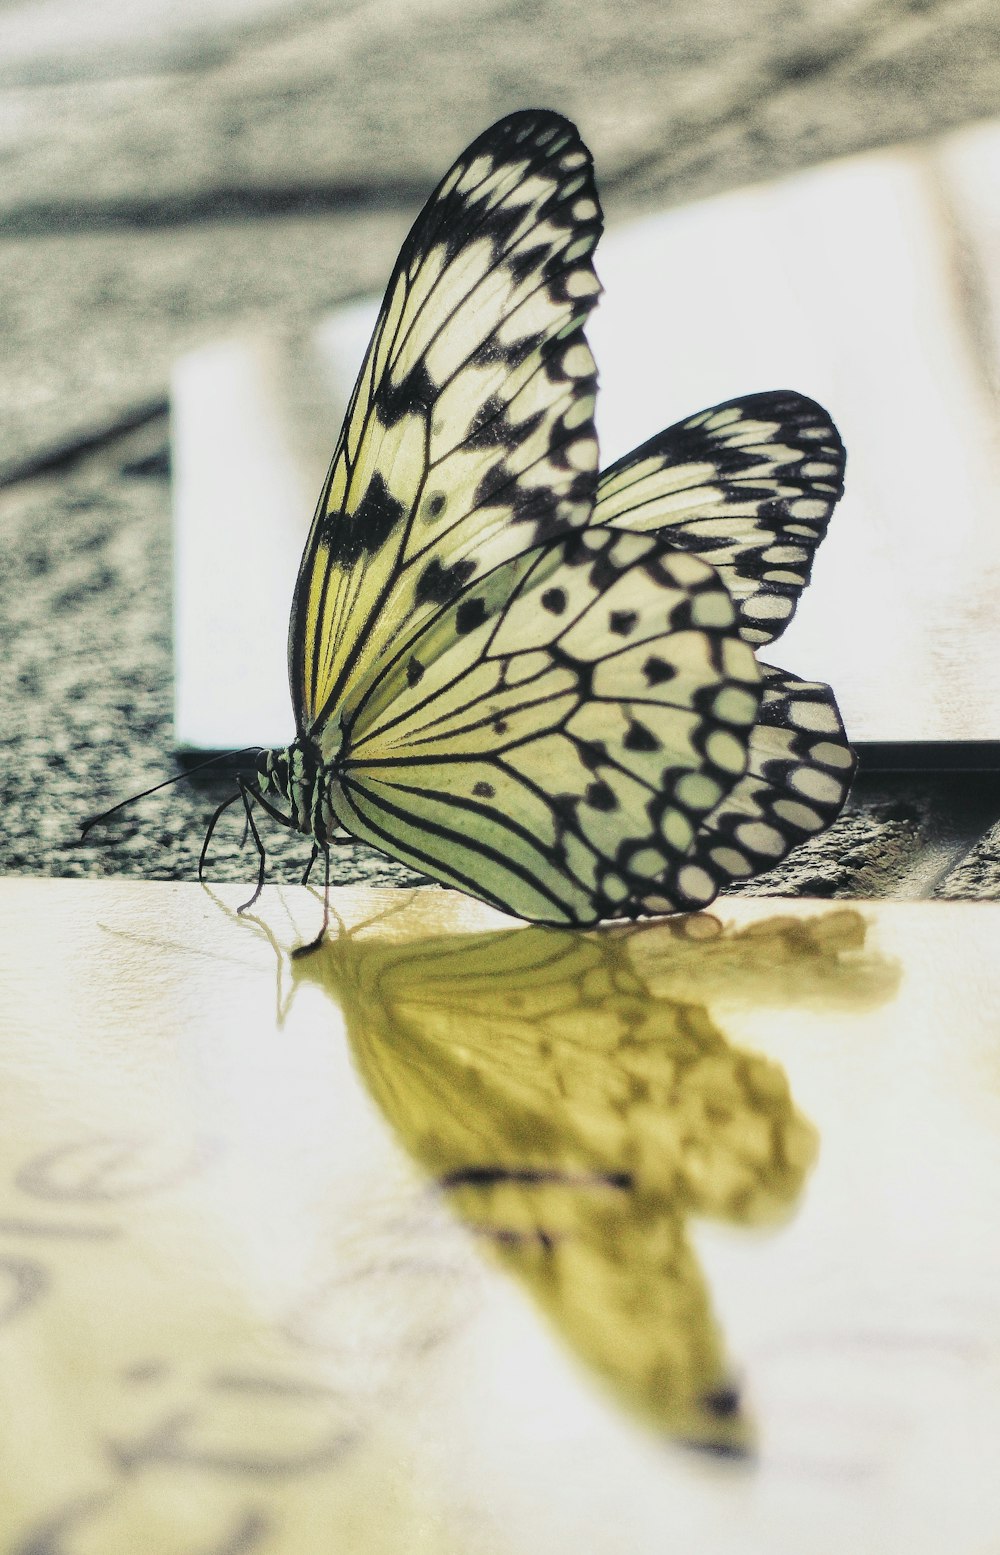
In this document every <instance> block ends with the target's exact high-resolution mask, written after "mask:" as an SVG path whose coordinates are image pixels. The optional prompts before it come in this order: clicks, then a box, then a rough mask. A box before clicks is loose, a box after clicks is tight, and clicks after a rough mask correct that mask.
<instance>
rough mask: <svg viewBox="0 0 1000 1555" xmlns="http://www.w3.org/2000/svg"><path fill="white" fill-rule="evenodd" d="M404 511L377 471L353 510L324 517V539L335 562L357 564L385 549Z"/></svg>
mask: <svg viewBox="0 0 1000 1555" xmlns="http://www.w3.org/2000/svg"><path fill="white" fill-rule="evenodd" d="M403 512H404V509H403V504H402V503H401V502H397V501H396V498H395V497H394V496H393V495H392V493H391V492H390V490H389V488H388V486H387V485H386V483H385V481H384V480H383V479H382V476H381V475H379V474H378V472H377V471H376V473H375V474H374V475H373V476H372V478H371V480H370V481H369V483H368V487H367V490H366V491H365V494H364V496H363V497H362V498H361V501H360V502H359V503H358V505H357V507H356V508H355V510H354V512H353V513H343V512H333V513H327V514H326V515H325V516H324V518H323V520H322V523H321V526H320V541H321V543H322V544H323V545H325V546H326V547H327V549H328V550H329V553H330V562H331V564H333V563H336V564H337V565H339V566H341V567H345V568H346V567H353V566H355V565H356V564H357V563H358V562H359V561H360V560H361V558H362V557H363V556H365V555H372V554H374V552H375V551H379V550H381V548H382V546H383V545H385V543H386V541H387V540H388V539H389V536H390V535H391V534H392V533H393V531H394V530H395V529H396V528H398V526H399V524H400V523H401V522H402V519H403Z"/></svg>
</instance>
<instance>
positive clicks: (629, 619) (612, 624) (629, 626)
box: [608, 610, 639, 637]
mask: <svg viewBox="0 0 1000 1555" xmlns="http://www.w3.org/2000/svg"><path fill="white" fill-rule="evenodd" d="M638 619H639V617H638V616H637V615H636V613H635V611H634V610H612V612H611V614H610V616H609V617H608V631H609V632H613V633H614V635H615V636H616V637H627V636H628V635H629V633H630V632H633V631H635V625H636V622H637V621H638Z"/></svg>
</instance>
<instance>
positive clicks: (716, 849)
mask: <svg viewBox="0 0 1000 1555" xmlns="http://www.w3.org/2000/svg"><path fill="white" fill-rule="evenodd" d="M760 669H761V673H762V675H763V696H762V698H761V705H760V712H759V714H758V718H757V723H756V724H755V726H754V729H753V732H752V733H751V736H750V744H749V756H748V761H747V770H746V772H745V773H744V774H743V776H742V777H741V778H740V780H739V782H738V783H736V784H734V785H733V787H732V789H731V790H730V791H729V793H728V794H727V795H726V797H725V798H724V799H723V800H722V802H721V803H720V804H719V806H718V807H717V809H715V810H714V811H713V812H712V813H711V814H710V815H708V816H706V817H705V818H704V820H703V821H702V823H701V824H700V825H699V827H698V829H697V834H696V838H695V844H694V847H693V849H692V852H691V856H690V857H689V858H688V859H687V860H685V861H684V862H683V864H676V865H673V866H672V867H671V869H670V872H669V876H668V880H667V892H668V894H669V895H671V896H672V897H673V898H674V899H675V900H677V902H678V903H679V904H680V905H683V906H685V907H687V908H690V909H695V908H698V907H704V906H706V905H707V904H708V903H709V902H711V901H713V900H714V898H715V896H716V894H717V892H718V891H719V890H720V889H721V888H722V887H723V886H726V885H728V884H729V883H730V881H734V880H735V881H742V880H748V879H750V878H751V877H752V876H754V875H758V874H761V873H763V871H765V870H768V869H772V868H773V867H774V866H775V865H776V864H780V862H781V860H782V859H783V858H786V857H787V855H788V854H789V853H790V852H791V851H792V849H793V848H795V847H798V845H799V843H801V842H806V841H808V839H809V838H810V837H815V836H818V835H819V833H820V832H822V831H825V829H826V828H827V827H828V826H830V825H831V824H832V823H833V821H835V820H836V818H837V816H838V815H839V814H840V811H841V809H842V807H843V804H844V801H845V800H846V798H847V794H848V790H849V789H850V786H851V778H852V777H853V775H854V768H855V766H856V757H855V754H854V752H853V751H852V749H851V747H850V745H849V743H848V740H847V735H846V734H845V732H844V725H843V723H842V721H841V717H840V713H839V711H838V709H837V704H836V702H835V701H834V698H833V692H832V691H831V690H830V688H829V686H825V685H823V684H822V683H821V682H819V681H807V680H799V679H798V678H797V677H796V676H794V675H790V674H788V673H787V671H785V670H781V669H776V668H774V666H773V665H770V664H761V665H760Z"/></svg>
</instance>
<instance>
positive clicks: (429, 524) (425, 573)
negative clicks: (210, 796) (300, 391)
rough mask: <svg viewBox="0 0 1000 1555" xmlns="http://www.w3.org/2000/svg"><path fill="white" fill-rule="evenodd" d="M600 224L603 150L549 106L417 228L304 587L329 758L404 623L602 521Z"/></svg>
mask: <svg viewBox="0 0 1000 1555" xmlns="http://www.w3.org/2000/svg"><path fill="white" fill-rule="evenodd" d="M600 231H601V213H600V207H599V204H598V200H597V193H596V189H595V186H594V177H593V167H592V162H591V158H590V153H589V152H588V151H587V149H586V147H585V146H584V145H583V142H582V141H581V140H580V137H579V135H578V134H577V131H576V129H575V128H574V126H573V125H571V124H570V123H569V122H568V121H567V120H565V119H562V118H560V117H559V116H558V115H557V114H553V113H548V112H543V111H530V112H524V113H517V114H513V115H511V116H510V117H509V118H506V119H504V120H502V121H501V122H500V123H499V124H497V125H494V126H493V128H492V129H490V130H487V131H486V133H485V134H484V135H482V136H480V137H479V139H478V140H476V141H474V142H473V144H472V145H471V146H470V147H469V148H468V150H467V151H465V152H464V153H463V155H462V156H461V157H460V158H459V159H458V161H457V162H456V163H455V165H454V166H453V167H452V169H451V170H450V172H449V173H448V174H447V175H446V177H445V178H444V179H443V180H442V182H441V184H440V185H439V186H438V188H437V189H436V190H435V192H434V193H433V194H432V195H431V197H430V199H429V200H428V202H427V204H426V206H425V207H424V209H423V211H422V212H421V214H420V216H419V217H418V218H417V221H416V223H415V225H414V227H413V228H412V230H411V232H410V234H409V236H408V238H407V239H406V242H405V243H404V245H403V248H402V251H401V253H400V256H399V260H398V262H397V265H396V269H395V271H394V273H393V276H392V278H391V280H390V282H389V287H388V290H387V292H386V297H385V300H384V302H383V305H382V311H381V314H380V316H379V320H378V324H377V325H376V329H375V333H374V336H373V339H372V342H371V345H370V347H369V349H368V354H367V356H366V358H365V362H364V366H363V367H362V370H361V375H360V377H359V379H358V382H357V385H356V387H355V390H354V394H353V398H352V400H351V403H350V407H349V409H348V413H347V417H346V420H345V423H344V428H343V431H342V433H341V437H340V441H339V443H338V445H337V449H336V452H335V454H334V458H333V463H332V465H331V468H330V472H329V475H328V477H327V481H326V484H325V486H324V489H323V493H322V496H321V498H320V502H319V506H318V508H317V511H316V515H315V518H314V520H313V525H312V529H311V532H310V535H309V539H308V541H307V544H306V548H305V553H304V555H303V558H302V563H301V567H300V570H299V576H298V581H297V584H296V588H295V595H294V600H293V604H292V615H291V622H290V627H289V677H290V681H291V688H292V699H293V702H294V706H295V713H296V721H297V727H298V730H299V733H300V734H301V733H304V732H309V733H310V734H312V736H313V737H314V738H315V739H316V740H317V741H318V743H319V745H320V749H321V751H322V752H323V755H324V757H325V758H326V759H329V758H330V757H331V756H332V755H333V754H335V753H336V751H337V749H338V748H339V744H340V738H341V736H340V716H341V715H343V716H344V717H348V716H349V715H350V711H351V707H352V705H353V704H354V703H356V702H357V700H358V699H359V697H360V696H362V695H363V693H364V689H365V687H366V686H367V685H368V684H369V683H370V682H371V681H372V680H373V679H375V678H377V677H378V676H379V674H380V673H381V672H382V668H383V665H384V663H385V662H386V660H387V658H389V657H391V655H392V653H394V652H395V650H396V649H397V647H398V646H399V642H400V634H401V633H402V634H404V635H406V636H412V635H415V634H416V633H417V632H418V631H419V630H420V628H421V626H422V624H423V623H424V622H425V621H426V620H428V619H429V618H430V617H431V616H433V614H434V613H435V612H436V611H437V610H439V609H440V607H441V606H442V605H443V604H446V603H448V602H449V601H451V600H453V599H454V598H455V597H456V596H457V595H458V594H459V593H460V591H461V589H462V588H463V587H464V586H465V585H466V584H467V583H469V581H470V580H471V579H473V578H476V577H479V576H481V575H482V574H483V573H484V572H486V571H489V570H490V569H492V568H494V567H496V565H497V564H498V563H500V562H502V561H504V560H506V559H507V558H509V557H512V556H515V555H517V554H518V553H519V552H521V551H524V550H527V549H529V548H531V547H532V546H534V545H537V544H538V543H539V542H540V541H541V540H543V539H547V538H549V537H550V536H552V535H555V534H559V533H561V532H563V531H565V530H568V529H571V528H574V527H579V526H582V525H584V524H586V523H587V522H589V520H590V518H591V515H592V510H593V502H594V495H595V490H596V481H597V442H596V436H595V433H594V426H593V408H594V392H595V382H596V375H595V368H594V362H593V358H592V356H591V353H590V350H589V348H588V346H587V343H586V340H585V338H584V335H583V323H584V321H585V319H586V317H587V314H588V313H589V311H590V309H591V307H592V306H593V304H594V301H595V300H596V297H597V295H598V293H599V291H600V286H599V283H598V281H597V278H596V276H595V275H594V271H593V266H592V264H591V254H592V251H593V248H594V245H595V244H596V242H597V239H598V236H599V235H600ZM335 713H336V715H337V716H336V717H333V716H332V715H333V714H335Z"/></svg>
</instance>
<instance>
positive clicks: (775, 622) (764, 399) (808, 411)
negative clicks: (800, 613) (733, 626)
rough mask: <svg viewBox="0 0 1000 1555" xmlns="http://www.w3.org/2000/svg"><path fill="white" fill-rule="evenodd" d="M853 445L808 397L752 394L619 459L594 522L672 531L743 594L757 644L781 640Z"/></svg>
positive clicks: (746, 629)
mask: <svg viewBox="0 0 1000 1555" xmlns="http://www.w3.org/2000/svg"><path fill="white" fill-rule="evenodd" d="M843 477H844V447H843V444H842V442H841V440H840V436H839V434H838V432H837V429H836V428H835V427H834V425H833V423H832V422H831V420H830V418H829V416H827V414H826V412H825V411H824V410H823V409H822V407H821V406H819V405H817V404H816V403H815V402H814V401H813V400H810V399H806V398H805V396H804V395H801V394H793V393H790V392H785V391H779V392H776V393H772V394H752V395H748V396H747V397H745V398H744V399H738V400H731V401H729V402H728V403H727V404H724V405H716V406H715V407H714V408H713V409H711V410H703V411H701V412H700V413H699V414H698V415H696V416H691V417H689V418H688V420H686V421H681V422H678V424H677V425H676V426H672V427H668V428H667V430H666V431H664V432H660V433H659V434H658V435H657V436H656V437H653V438H651V439H650V440H649V442H647V443H644V444H643V445H642V446H641V447H640V448H637V449H636V450H635V451H634V452H633V453H631V454H628V455H627V456H626V457H625V458H624V459H621V460H619V461H618V463H617V464H614V465H612V466H611V468H610V469H609V470H607V471H606V472H605V473H604V474H603V475H602V476H601V480H600V485H599V488H598V500H597V507H596V509H595V514H594V519H595V522H597V523H604V524H613V525H616V526H620V527H622V528H625V529H630V530H636V531H639V532H643V533H646V532H655V533H662V534H664V535H667V534H669V535H670V537H671V539H672V541H673V543H674V544H675V545H676V546H678V547H681V548H683V549H684V550H689V551H693V552H694V553H695V554H696V555H698V556H703V557H704V558H705V559H706V560H707V561H709V562H711V563H712V565H713V566H714V567H715V568H716V569H717V570H718V572H719V574H720V576H721V577H722V580H723V582H724V583H725V585H726V587H727V588H728V589H729V592H730V593H731V595H732V596H733V599H734V600H735V601H736V606H737V610H738V612H739V617H740V630H741V632H742V635H743V637H744V638H745V639H746V641H747V642H749V643H753V644H759V643H767V642H771V641H772V640H773V639H774V638H775V637H777V636H778V634H779V633H780V632H781V631H782V630H783V629H784V627H785V626H787V624H788V622H789V621H790V620H791V618H792V615H793V614H794V611H795V606H796V604H797V603H798V598H799V595H800V593H801V592H802V589H803V588H804V587H805V585H806V583H807V582H808V581H809V574H810V570H811V567H812V561H813V554H814V552H815V550H816V547H817V545H818V544H819V542H820V540H821V539H822V538H823V535H824V533H825V532H826V526H827V523H828V521H829V518H830V514H831V512H832V511H833V507H834V504H835V503H836V501H837V499H838V497H840V496H841V494H842V493H843V489H844V481H843Z"/></svg>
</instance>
